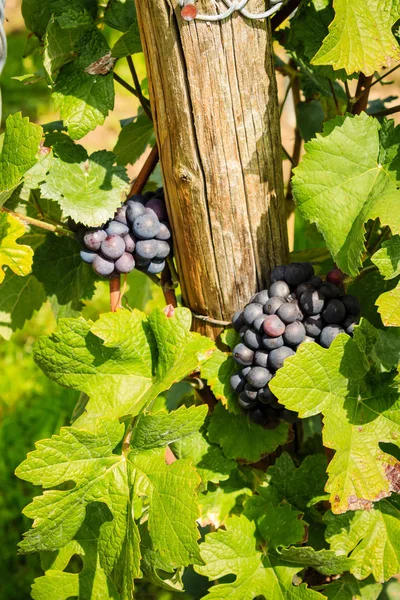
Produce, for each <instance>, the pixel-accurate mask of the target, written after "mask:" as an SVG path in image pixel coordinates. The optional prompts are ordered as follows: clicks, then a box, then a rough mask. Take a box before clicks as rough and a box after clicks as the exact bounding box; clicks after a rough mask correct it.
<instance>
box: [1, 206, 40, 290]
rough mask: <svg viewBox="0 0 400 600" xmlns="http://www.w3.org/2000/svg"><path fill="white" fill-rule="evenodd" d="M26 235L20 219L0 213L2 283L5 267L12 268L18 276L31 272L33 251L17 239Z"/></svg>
mask: <svg viewBox="0 0 400 600" xmlns="http://www.w3.org/2000/svg"><path fill="white" fill-rule="evenodd" d="M24 234H25V227H24V225H23V224H22V223H21V221H20V220H19V219H16V218H15V217H13V216H12V215H10V214H7V213H0V283H1V282H2V281H3V280H4V277H5V271H4V268H3V267H5V266H6V267H10V269H11V270H12V271H13V272H14V273H15V274H16V275H28V273H30V271H31V267H32V258H33V250H32V248H31V247H30V246H26V245H24V244H18V243H17V239H18V238H20V237H22V236H23V235H24Z"/></svg>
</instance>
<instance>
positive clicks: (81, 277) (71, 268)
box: [32, 234, 96, 310]
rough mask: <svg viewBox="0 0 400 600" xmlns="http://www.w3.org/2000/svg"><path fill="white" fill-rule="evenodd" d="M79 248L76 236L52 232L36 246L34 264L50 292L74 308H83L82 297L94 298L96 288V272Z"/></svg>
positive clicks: (37, 274)
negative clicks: (85, 260)
mask: <svg viewBox="0 0 400 600" xmlns="http://www.w3.org/2000/svg"><path fill="white" fill-rule="evenodd" d="M79 251H80V248H79V244H78V243H77V242H76V241H75V240H74V239H71V238H67V237H65V236H60V237H56V236H55V235H54V234H49V235H47V236H46V240H45V242H44V243H43V244H42V245H41V246H40V247H39V248H38V249H37V250H36V252H35V256H34V259H33V268H32V270H33V274H34V275H35V277H36V279H37V280H38V281H40V282H41V283H42V284H43V287H44V289H45V292H46V294H47V295H48V296H53V295H54V296H56V298H57V302H58V304H60V305H61V306H65V305H68V304H70V305H71V308H72V309H73V310H81V309H82V302H81V300H82V299H83V298H91V297H92V296H93V294H94V291H95V285H94V284H95V281H96V276H95V274H94V272H93V270H92V269H91V268H90V267H88V266H87V265H86V264H85V263H84V262H83V261H82V259H81V257H80V254H79ZM49 257H51V260H49Z"/></svg>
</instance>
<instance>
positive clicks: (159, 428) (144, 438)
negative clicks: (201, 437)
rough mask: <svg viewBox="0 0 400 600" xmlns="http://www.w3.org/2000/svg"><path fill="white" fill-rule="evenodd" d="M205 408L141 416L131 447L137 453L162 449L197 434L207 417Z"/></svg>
mask: <svg viewBox="0 0 400 600" xmlns="http://www.w3.org/2000/svg"><path fill="white" fill-rule="evenodd" d="M207 411H208V407H207V406H205V405H204V406H191V407H190V408H186V407H185V406H181V407H180V408H178V409H177V410H174V411H173V412H171V413H162V412H160V413H156V414H152V415H146V414H142V415H140V416H139V417H138V419H137V422H136V426H135V433H134V436H133V437H132V440H131V445H132V447H133V448H136V449H137V451H138V452H143V451H144V450H149V449H150V448H164V447H165V446H167V445H168V444H171V443H173V442H176V441H177V440H183V439H184V438H187V437H188V436H192V435H193V434H195V432H198V431H199V429H200V428H201V427H202V425H203V423H204V419H205V418H206V416H207Z"/></svg>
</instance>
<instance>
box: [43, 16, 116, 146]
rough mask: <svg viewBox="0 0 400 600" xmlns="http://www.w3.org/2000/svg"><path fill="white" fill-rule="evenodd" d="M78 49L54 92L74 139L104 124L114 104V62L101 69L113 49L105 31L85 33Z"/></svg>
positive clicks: (62, 70)
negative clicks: (112, 71)
mask: <svg viewBox="0 0 400 600" xmlns="http://www.w3.org/2000/svg"><path fill="white" fill-rule="evenodd" d="M76 52H77V54H78V58H77V59H76V60H74V61H73V62H71V63H68V64H66V65H64V66H63V67H62V68H61V69H60V72H59V75H58V77H57V80H56V83H55V86H54V93H53V98H54V102H55V104H56V107H57V108H58V109H59V110H60V117H61V119H62V120H63V121H64V124H65V125H66V126H67V127H68V133H69V135H70V136H71V137H72V138H73V139H74V140H76V139H80V138H81V137H83V136H84V135H86V134H87V133H88V132H89V131H92V129H95V127H97V125H102V124H103V123H104V119H105V118H106V116H107V115H108V112H109V111H110V110H112V109H113V107H114V82H113V76H112V73H110V72H108V71H109V70H110V68H111V67H112V64H113V63H112V61H111V62H109V68H108V69H107V70H106V71H107V72H104V71H103V70H102V68H101V64H102V62H103V60H104V58H106V59H107V56H108V55H109V52H110V49H109V47H108V44H107V42H106V39H105V37H104V36H103V34H102V33H101V32H100V31H99V30H98V29H97V28H96V27H93V28H92V29H91V30H89V31H86V32H84V33H83V35H82V36H81V37H80V38H79V44H78V43H76ZM97 61H100V64H99V65H98V68H97V69H96V66H95V65H96V64H97ZM106 62H107V61H106ZM89 71H90V72H89Z"/></svg>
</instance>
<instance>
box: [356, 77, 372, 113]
mask: <svg viewBox="0 0 400 600" xmlns="http://www.w3.org/2000/svg"><path fill="white" fill-rule="evenodd" d="M372 78H373V76H372V75H371V76H370V77H366V76H365V75H364V73H361V74H360V76H359V78H358V83H357V89H356V94H355V97H356V98H358V100H357V101H356V102H355V104H354V106H353V110H352V111H351V112H352V113H353V115H359V114H360V113H362V112H363V111H364V112H365V111H366V110H367V105H368V96H369V92H370V88H371V82H372Z"/></svg>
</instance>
